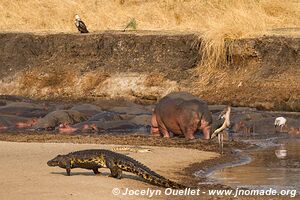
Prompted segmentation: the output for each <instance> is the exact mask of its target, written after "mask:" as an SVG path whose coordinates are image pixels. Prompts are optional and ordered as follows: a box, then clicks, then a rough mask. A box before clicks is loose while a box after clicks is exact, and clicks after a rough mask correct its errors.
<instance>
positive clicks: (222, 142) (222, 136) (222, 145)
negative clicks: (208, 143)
mask: <svg viewBox="0 0 300 200" xmlns="http://www.w3.org/2000/svg"><path fill="white" fill-rule="evenodd" d="M223 147H224V134H223V132H222V133H221V154H223Z"/></svg>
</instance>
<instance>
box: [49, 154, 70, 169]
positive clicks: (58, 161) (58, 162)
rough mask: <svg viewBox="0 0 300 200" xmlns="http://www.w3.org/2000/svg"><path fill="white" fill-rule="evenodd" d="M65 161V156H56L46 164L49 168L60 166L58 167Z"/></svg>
mask: <svg viewBox="0 0 300 200" xmlns="http://www.w3.org/2000/svg"><path fill="white" fill-rule="evenodd" d="M65 160H66V156H64V155H58V156H56V157H55V158H53V159H52V160H49V161H48V162H47V165H48V166H49V167H56V166H60V165H62V163H65Z"/></svg>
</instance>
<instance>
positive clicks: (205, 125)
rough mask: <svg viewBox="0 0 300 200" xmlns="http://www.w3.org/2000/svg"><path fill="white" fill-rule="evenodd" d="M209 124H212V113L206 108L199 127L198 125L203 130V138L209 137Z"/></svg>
mask: <svg viewBox="0 0 300 200" xmlns="http://www.w3.org/2000/svg"><path fill="white" fill-rule="evenodd" d="M211 125H212V114H211V112H210V111H209V110H207V111H206V112H203V115H202V118H201V121H200V127H199V129H201V130H202V132H203V135H204V139H209V136H210V130H211Z"/></svg>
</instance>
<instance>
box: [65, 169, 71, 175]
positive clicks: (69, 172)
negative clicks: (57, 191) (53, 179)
mask: <svg viewBox="0 0 300 200" xmlns="http://www.w3.org/2000/svg"><path fill="white" fill-rule="evenodd" d="M66 171H67V175H68V176H71V169H70V168H66Z"/></svg>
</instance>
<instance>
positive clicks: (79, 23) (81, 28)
mask: <svg viewBox="0 0 300 200" xmlns="http://www.w3.org/2000/svg"><path fill="white" fill-rule="evenodd" d="M75 25H76V27H77V29H78V31H80V33H88V32H89V31H88V30H87V28H86V26H85V24H84V22H83V21H82V20H81V19H80V17H79V15H75Z"/></svg>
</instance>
